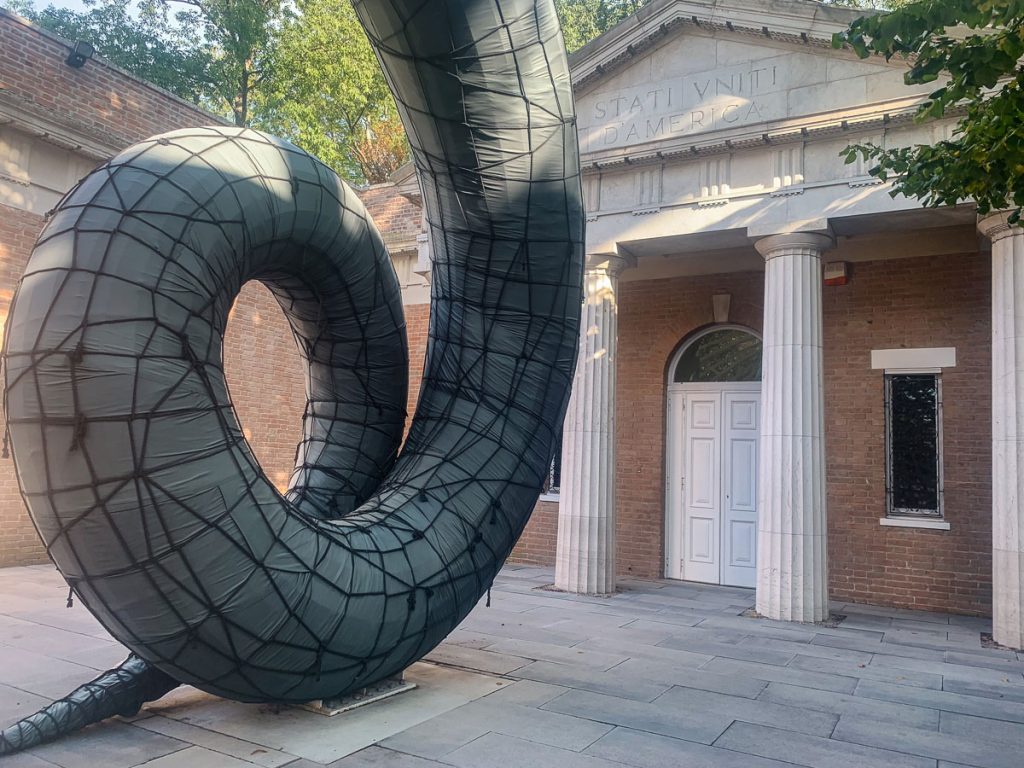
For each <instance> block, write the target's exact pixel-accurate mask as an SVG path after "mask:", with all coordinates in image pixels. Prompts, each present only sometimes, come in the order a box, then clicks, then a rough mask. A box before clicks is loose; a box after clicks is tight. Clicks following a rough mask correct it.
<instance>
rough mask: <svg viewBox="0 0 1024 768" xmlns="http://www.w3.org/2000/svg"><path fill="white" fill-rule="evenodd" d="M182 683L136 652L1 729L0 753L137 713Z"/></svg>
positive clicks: (30, 746)
mask: <svg viewBox="0 0 1024 768" xmlns="http://www.w3.org/2000/svg"><path fill="white" fill-rule="evenodd" d="M179 685H180V683H179V682H178V681H177V680H175V679H174V678H173V677H171V676H170V675H167V674H165V673H163V672H161V671H160V670H159V669H157V668H156V667H154V666H153V665H152V664H150V663H149V662H148V661H145V660H144V659H140V658H139V657H138V656H136V655H135V654H134V653H133V654H131V655H130V656H129V657H128V658H127V659H125V660H124V661H123V662H121V665H120V666H118V667H115V668H114V669H109V670H107V671H106V672H104V673H103V674H102V675H100V676H99V677H97V678H96V679H95V680H92V681H91V682H88V683H86V684H85V685H81V686H79V687H78V688H76V689H75V690H74V691H72V692H71V693H69V694H68V695H67V696H65V697H64V698H63V699H59V700H57V701H55V702H53V703H52V704H50V705H49V706H47V707H45V708H43V709H41V710H39V711H38V712H36V713H35V714H34V715H29V716H28V717H26V718H25V719H23V720H19V721H18V722H17V723H15V724H14V725H12V726H10V727H9V728H5V729H4V730H3V731H0V755H10V754H13V753H14V752H20V751H21V750H23V749H30V748H32V747H36V746H39V745H40V744H45V743H46V742H48V741H53V740H54V739H58V738H60V737H61V736H65V735H67V734H69V733H72V732H74V731H77V730H78V729H79V728H84V727H85V726H87V725H91V724H93V723H98V722H99V721H101V720H105V719H106V718H108V717H113V716H114V715H122V716H125V717H127V716H130V715H134V714H135V713H137V712H138V711H139V709H140V708H141V707H142V705H143V704H145V703H146V702H147V701H153V700H155V699H159V698H160V697H161V696H163V695H164V694H165V693H167V692H168V691H172V690H174V689H175V688H177V687H178V686H179Z"/></svg>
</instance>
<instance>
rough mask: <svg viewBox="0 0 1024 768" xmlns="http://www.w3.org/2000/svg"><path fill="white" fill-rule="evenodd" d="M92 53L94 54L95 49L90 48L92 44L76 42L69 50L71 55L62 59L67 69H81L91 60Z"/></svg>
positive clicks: (82, 41)
mask: <svg viewBox="0 0 1024 768" xmlns="http://www.w3.org/2000/svg"><path fill="white" fill-rule="evenodd" d="M94 53H96V49H95V48H93V47H92V43H89V42H86V41H85V40H78V41H77V42H75V46H74V48H72V49H71V53H69V54H68V57H67V58H66V59H64V63H65V64H67V65H68V66H69V67H74V68H75V69H81V68H82V66H83V65H84V64H85V62H87V61H88V60H89V59H91V58H92V55H93V54H94Z"/></svg>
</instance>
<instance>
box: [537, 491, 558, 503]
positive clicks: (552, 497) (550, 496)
mask: <svg viewBox="0 0 1024 768" xmlns="http://www.w3.org/2000/svg"><path fill="white" fill-rule="evenodd" d="M558 499H559V496H558V494H557V493H542V494H541V495H540V498H539V499H537V501H550V502H553V503H555V504H557V503H558Z"/></svg>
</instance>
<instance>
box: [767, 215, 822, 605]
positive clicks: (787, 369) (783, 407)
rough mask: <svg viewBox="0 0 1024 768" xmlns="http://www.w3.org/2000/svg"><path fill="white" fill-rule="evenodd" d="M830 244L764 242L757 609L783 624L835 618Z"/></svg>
mask: <svg viewBox="0 0 1024 768" xmlns="http://www.w3.org/2000/svg"><path fill="white" fill-rule="evenodd" d="M831 245H832V240H831V238H829V237H826V236H825V235H819V234H812V233H806V232H797V233H794V234H786V235H772V236H771V237H766V238H764V239H762V240H758V241H757V243H756V247H757V250H758V251H759V252H760V253H761V255H762V256H764V259H765V276H764V359H763V366H762V373H761V449H760V451H761V452H760V458H759V471H758V486H757V487H758V493H757V500H758V513H757V521H758V522H757V611H758V613H760V614H762V615H763V616H767V617H769V618H772V619H778V620H783V621H822V620H823V619H825V618H826V617H827V616H828V565H827V562H826V553H827V541H826V536H827V527H828V526H827V518H826V513H825V444H824V420H825V410H824V402H823V396H822V388H823V373H822V331H821V281H822V274H821V253H822V251H824V250H825V249H826V248H829V247H830V246H831Z"/></svg>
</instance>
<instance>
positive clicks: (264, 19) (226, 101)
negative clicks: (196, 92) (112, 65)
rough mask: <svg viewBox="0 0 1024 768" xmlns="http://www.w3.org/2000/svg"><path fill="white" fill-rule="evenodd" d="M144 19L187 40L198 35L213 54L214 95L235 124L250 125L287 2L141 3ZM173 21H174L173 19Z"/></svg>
mask: <svg viewBox="0 0 1024 768" xmlns="http://www.w3.org/2000/svg"><path fill="white" fill-rule="evenodd" d="M139 8H140V11H141V13H140V17H141V18H142V19H143V20H144V21H148V22H149V23H156V24H163V25H164V26H165V28H167V29H171V30H174V34H176V35H177V36H180V37H184V38H185V39H191V36H194V35H196V34H197V33H198V34H199V35H200V36H201V41H202V44H203V47H204V48H205V50H207V51H208V52H209V53H210V56H211V62H210V75H211V76H210V78H209V84H210V91H209V92H210V95H211V96H212V98H213V99H214V103H215V107H216V108H218V111H220V110H221V109H222V108H223V107H224V106H225V105H226V106H227V108H228V109H230V111H231V116H232V117H233V118H234V121H235V125H249V121H250V118H251V115H250V106H251V102H252V101H253V99H254V97H255V96H256V93H257V91H258V90H259V89H260V88H261V87H262V86H263V85H264V84H265V83H266V82H267V81H268V80H269V78H270V74H271V72H270V61H271V58H272V52H273V46H274V38H275V34H276V30H277V27H278V25H279V24H280V23H281V21H282V19H283V17H284V16H285V13H286V4H285V2H284V0H141V2H140V3H139ZM172 19H173V23H171V20H172Z"/></svg>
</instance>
